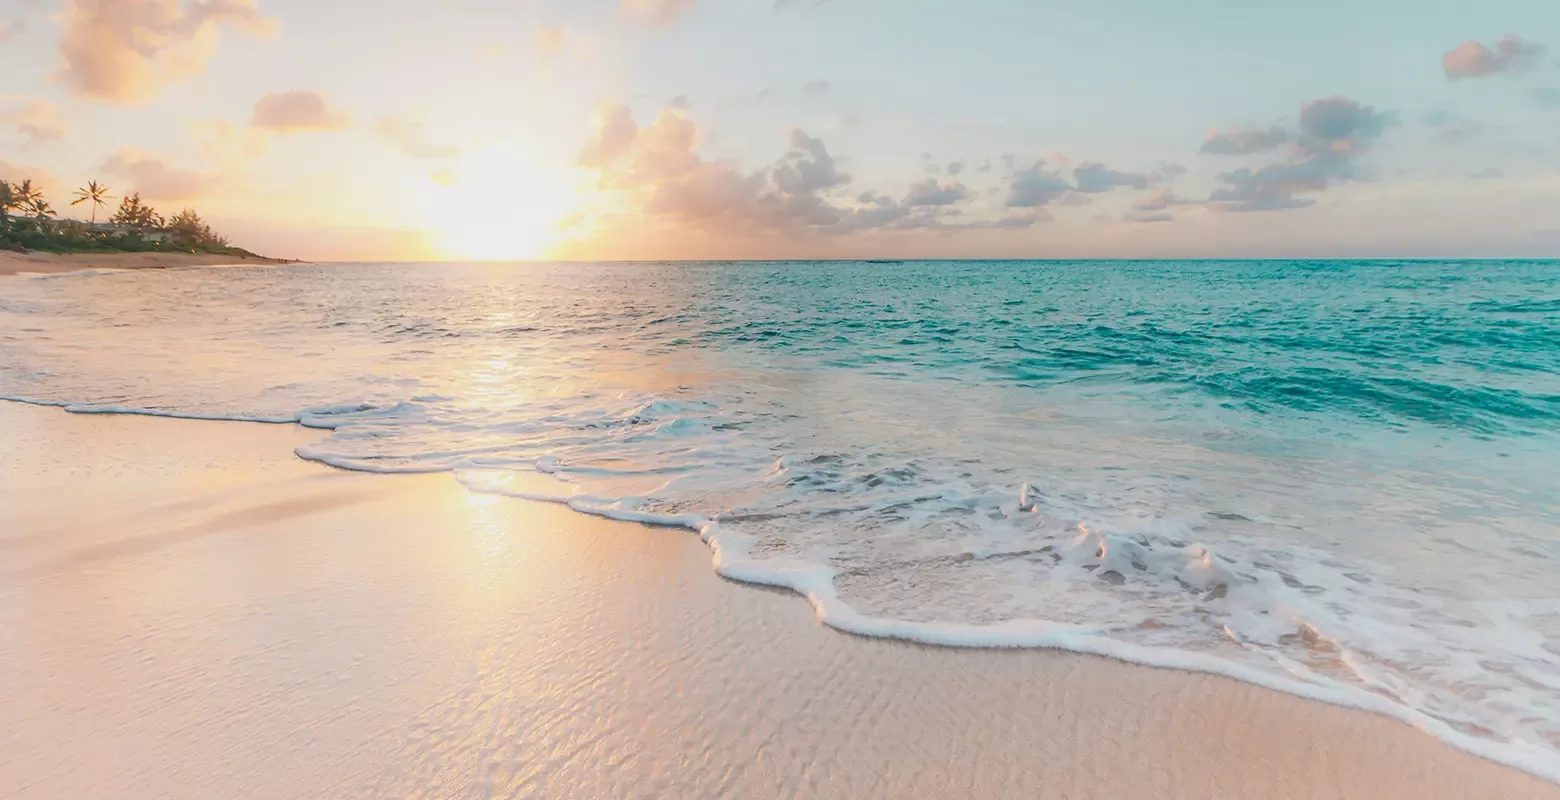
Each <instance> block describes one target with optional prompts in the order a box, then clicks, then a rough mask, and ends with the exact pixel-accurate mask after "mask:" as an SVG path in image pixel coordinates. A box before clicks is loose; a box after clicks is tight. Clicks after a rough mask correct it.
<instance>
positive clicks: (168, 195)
mask: <svg viewBox="0 0 1560 800" xmlns="http://www.w3.org/2000/svg"><path fill="white" fill-rule="evenodd" d="M102 169H103V171H105V172H109V173H112V174H114V175H118V176H120V177H123V178H125V179H127V180H129V181H130V182H131V184H132V185H131V187H130V191H132V192H140V193H141V194H142V195H143V196H145V197H146V198H147V199H148V200H171V201H180V200H192V199H194V198H197V197H200V196H201V195H204V194H206V193H208V192H210V191H211V189H212V188H213V183H214V181H213V179H212V177H211V176H209V175H205V174H202V173H199V172H193V171H191V170H187V169H180V168H178V167H175V166H173V165H171V164H169V163H168V162H167V161H164V160H163V159H162V158H160V157H158V156H156V155H152V154H150V153H142V152H139V151H137V150H134V149H130V148H126V149H124V150H120V151H119V152H118V153H115V154H114V155H113V156H112V157H110V158H109V159H108V161H105V162H104V163H103V166H102Z"/></svg>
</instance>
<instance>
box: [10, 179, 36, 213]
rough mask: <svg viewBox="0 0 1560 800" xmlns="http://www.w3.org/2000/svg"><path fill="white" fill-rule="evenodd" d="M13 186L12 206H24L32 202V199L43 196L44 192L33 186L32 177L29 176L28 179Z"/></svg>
mask: <svg viewBox="0 0 1560 800" xmlns="http://www.w3.org/2000/svg"><path fill="white" fill-rule="evenodd" d="M11 188H12V191H11V195H12V200H13V203H12V207H14V208H24V207H26V206H27V205H29V204H31V203H32V201H34V200H40V199H42V198H43V192H41V191H39V190H38V189H36V188H34V187H33V185H32V178H28V179H27V180H25V181H22V182H21V183H18V184H16V185H15V186H13V187H11Z"/></svg>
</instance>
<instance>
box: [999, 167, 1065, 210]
mask: <svg viewBox="0 0 1560 800" xmlns="http://www.w3.org/2000/svg"><path fill="white" fill-rule="evenodd" d="M1072 189H1073V187H1072V184H1070V183H1068V182H1067V181H1065V180H1063V179H1062V178H1061V177H1060V176H1059V175H1057V174H1056V173H1054V172H1051V171H1050V170H1048V169H1046V162H1045V161H1037V162H1035V164H1034V165H1033V166H1031V167H1030V168H1029V169H1026V170H1021V171H1019V172H1016V173H1014V174H1013V177H1012V180H1011V181H1010V182H1009V184H1008V196H1007V200H1006V201H1004V202H1003V205H1004V206H1005V207H1007V208H1039V207H1041V206H1045V205H1049V204H1051V203H1052V202H1054V201H1056V200H1059V199H1061V198H1062V197H1063V196H1064V195H1066V194H1068V193H1069V192H1071V191H1072Z"/></svg>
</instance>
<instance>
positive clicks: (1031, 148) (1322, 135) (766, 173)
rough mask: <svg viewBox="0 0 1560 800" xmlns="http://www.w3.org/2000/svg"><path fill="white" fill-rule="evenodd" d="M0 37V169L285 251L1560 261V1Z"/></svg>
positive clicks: (199, 14)
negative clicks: (108, 195) (151, 208)
mask: <svg viewBox="0 0 1560 800" xmlns="http://www.w3.org/2000/svg"><path fill="white" fill-rule="evenodd" d="M0 58H3V60H0V63H3V65H4V73H3V74H4V79H3V81H0V178H5V179H9V180H11V181H13V182H14V181H17V180H21V179H23V178H32V179H34V180H35V182H41V183H42V184H44V186H45V188H46V190H47V192H48V196H49V198H50V199H51V200H52V201H53V203H54V205H55V206H56V207H62V208H65V209H66V210H68V211H69V213H71V214H73V215H76V216H80V217H83V218H84V217H85V216H87V214H88V210H87V209H86V207H85V206H76V207H74V208H70V207H69V206H68V205H67V203H68V202H69V199H70V191H71V190H72V189H74V188H75V187H76V186H79V185H80V184H82V183H85V182H86V181H88V180H93V179H97V180H100V181H102V182H104V183H107V184H108V185H109V186H111V187H113V190H114V191H113V194H115V195H116V196H117V195H122V194H124V193H125V192H126V191H139V192H140V193H141V195H142V197H143V199H147V200H149V201H150V202H151V203H152V204H153V205H155V206H157V207H158V208H159V209H160V210H163V211H164V212H172V211H177V210H178V209H179V208H181V207H184V206H193V207H195V208H197V209H199V210H200V211H201V213H202V214H203V215H205V216H206V217H207V218H208V219H210V220H211V221H213V223H214V224H215V226H216V227H217V228H218V229H219V230H221V231H223V232H225V233H227V234H228V235H229V236H230V238H232V239H233V240H234V243H235V244H239V245H241V246H245V247H249V248H250V249H253V250H256V251H259V252H262V253H265V254H267V255H276V256H284V257H295V258H307V259H332V260H412V259H416V260H424V259H468V258H470V259H527V258H538V257H546V258H581V259H594V258H612V259H624V258H630V259H633V258H645V259H669V258H857V257H886V258H904V257H973V258H980V257H1018V258H1024V257H1034V258H1047V257H1218V256H1234V257H1244V256H1318V257H1323V256H1351V255H1366V256H1368V255H1381V256H1400V255H1401V256H1476V255H1488V256H1555V255H1560V13H1557V12H1556V11H1555V8H1554V5H1553V0H1486V1H1485V2H1480V3H1477V4H1470V3H1467V2H1465V1H1464V0H1434V1H1433V2H1427V1H1426V0H1375V1H1374V2H1360V1H1359V0H1350V1H1349V2H1344V1H1343V0H1317V1H1316V2H1311V3H1306V4H1300V5H1295V4H1280V3H1261V4H1234V3H1230V2H1226V1H1225V0H1187V2H1178V3H1167V2H1161V1H1160V0H1101V2H1091V3H1085V2H1070V3H1061V2H1018V1H1017V0H1002V1H999V0H966V2H958V3H955V2H933V1H932V0H892V1H891V0H778V1H777V0H570V1H568V2H565V1H564V0H550V1H549V0H532V1H527V0H503V1H502V2H500V0H481V1H480V2H478V1H475V0H473V1H469V2H468V1H465V0H451V2H442V3H430V2H426V1H425V0H423V1H420V2H410V1H405V0H377V1H376V2H370V1H369V0H258V2H257V1H256V0H198V1H197V0H184V1H183V2H181V1H180V0H0Z"/></svg>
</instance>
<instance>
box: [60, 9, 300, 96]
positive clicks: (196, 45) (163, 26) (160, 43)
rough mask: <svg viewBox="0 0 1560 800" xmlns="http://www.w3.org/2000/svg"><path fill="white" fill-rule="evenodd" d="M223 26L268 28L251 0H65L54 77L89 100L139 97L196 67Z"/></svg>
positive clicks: (202, 65)
mask: <svg viewBox="0 0 1560 800" xmlns="http://www.w3.org/2000/svg"><path fill="white" fill-rule="evenodd" d="M223 25H231V26H233V27H235V28H237V29H239V30H242V31H245V32H248V33H252V34H266V33H269V32H270V31H271V30H273V28H274V23H273V22H272V21H271V20H270V19H268V18H266V17H264V16H261V14H260V11H259V10H258V9H257V8H256V6H255V0H203V1H199V2H189V3H182V4H181V3H180V2H179V0H69V3H68V6H67V8H66V11H65V36H64V38H63V39H61V41H60V55H61V56H62V57H63V58H64V61H65V63H64V66H63V67H61V69H60V70H59V71H58V72H56V73H55V74H54V78H55V79H56V80H58V81H59V82H61V83H63V84H65V86H67V87H68V88H69V89H70V90H71V91H72V92H74V93H76V94H78V95H81V96H83V97H89V98H92V99H95V100H107V101H112V102H119V103H133V102H138V101H141V100H145V99H146V98H148V97H151V96H152V95H154V94H156V92H157V89H158V88H159V87H160V86H161V85H162V84H164V83H168V82H171V81H175V80H179V79H182V78H187V77H190V76H192V75H198V74H200V73H201V72H203V71H204V70H205V68H206V63H207V62H208V61H210V59H211V56H212V55H213V54H214V53H215V52H216V48H217V43H218V40H219V39H220V37H221V34H220V29H221V27H222V26H223Z"/></svg>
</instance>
